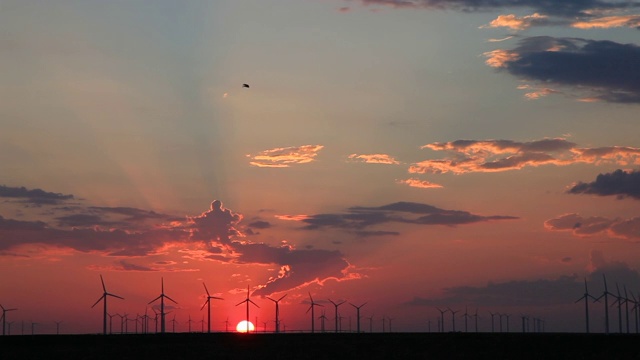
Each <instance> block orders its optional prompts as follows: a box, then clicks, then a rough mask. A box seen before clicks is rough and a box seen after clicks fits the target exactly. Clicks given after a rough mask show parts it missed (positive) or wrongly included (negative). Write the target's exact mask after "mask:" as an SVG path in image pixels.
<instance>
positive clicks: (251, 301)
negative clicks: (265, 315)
mask: <svg viewBox="0 0 640 360" xmlns="http://www.w3.org/2000/svg"><path fill="white" fill-rule="evenodd" d="M247 300H248V301H249V302H250V303H252V304H253V305H255V306H258V304H256V303H254V302H253V300H250V299H247ZM258 307H260V306H258Z"/></svg>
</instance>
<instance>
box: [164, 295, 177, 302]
mask: <svg viewBox="0 0 640 360" xmlns="http://www.w3.org/2000/svg"><path fill="white" fill-rule="evenodd" d="M164 297H166V298H167V299H169V300H171V301H173V302H174V303H176V304H177V303H178V302H177V301H175V300H173V299H172V298H170V297H168V296H167V295H165V296H164Z"/></svg>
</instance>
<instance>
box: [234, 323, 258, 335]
mask: <svg viewBox="0 0 640 360" xmlns="http://www.w3.org/2000/svg"><path fill="white" fill-rule="evenodd" d="M255 329H256V328H255V326H253V323H251V321H247V320H242V321H240V322H239V323H238V325H236V331H237V332H241V333H246V332H251V331H254V330H255ZM247 330H248V331H247Z"/></svg>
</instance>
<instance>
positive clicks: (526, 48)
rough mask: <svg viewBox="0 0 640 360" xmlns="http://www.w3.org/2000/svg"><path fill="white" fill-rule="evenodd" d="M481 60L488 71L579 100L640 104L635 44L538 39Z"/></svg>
mask: <svg viewBox="0 0 640 360" xmlns="http://www.w3.org/2000/svg"><path fill="white" fill-rule="evenodd" d="M485 56H486V57H487V60H486V63H487V65H489V66H491V67H495V68H498V69H501V70H504V71H507V72H508V73H509V74H511V75H513V76H515V77H517V78H519V79H521V80H526V81H532V82H534V83H538V84H544V86H545V87H547V88H553V86H556V87H560V88H568V89H570V90H571V96H573V97H576V98H578V99H588V100H591V101H593V100H598V101H606V102H613V103H640V67H638V66H637V64H638V63H640V46H637V45H635V44H620V43H616V42H613V41H607V40H587V39H581V38H556V37H550V36H536V37H529V38H524V39H522V40H521V41H520V42H519V45H518V46H517V47H515V48H514V49H512V50H505V49H498V50H494V51H490V52H487V53H485ZM596 69H597V70H596ZM563 93H565V94H567V92H566V91H565V92H563Z"/></svg>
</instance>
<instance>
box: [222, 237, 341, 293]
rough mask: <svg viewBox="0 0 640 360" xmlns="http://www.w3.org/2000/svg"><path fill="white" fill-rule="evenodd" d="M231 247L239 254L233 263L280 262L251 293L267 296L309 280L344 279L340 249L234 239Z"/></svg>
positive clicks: (306, 282) (304, 283)
mask: <svg viewBox="0 0 640 360" xmlns="http://www.w3.org/2000/svg"><path fill="white" fill-rule="evenodd" d="M232 247H233V249H234V250H235V251H237V252H238V253H239V254H240V255H239V256H238V257H237V258H236V259H235V260H234V262H235V263H240V264H243V263H246V264H255V263H258V264H276V265H280V271H279V273H278V275H277V276H274V277H272V278H270V279H269V280H268V281H267V282H266V283H265V284H264V285H263V286H261V287H260V288H259V289H258V290H256V291H255V292H254V293H253V295H256V296H268V295H271V294H273V293H278V292H283V291H287V290H291V289H295V288H299V287H303V286H305V285H307V284H309V283H312V282H316V283H319V284H322V283H323V282H324V281H326V280H327V279H334V280H336V281H340V280H344V279H346V278H347V277H346V275H347V269H348V267H349V263H348V262H347V261H346V260H345V259H344V255H343V254H342V253H340V252H339V251H329V250H321V249H312V250H296V249H293V248H292V247H290V246H286V245H285V246H281V247H272V246H269V245H267V244H250V243H245V244H243V243H239V242H234V243H233V244H232Z"/></svg>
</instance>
